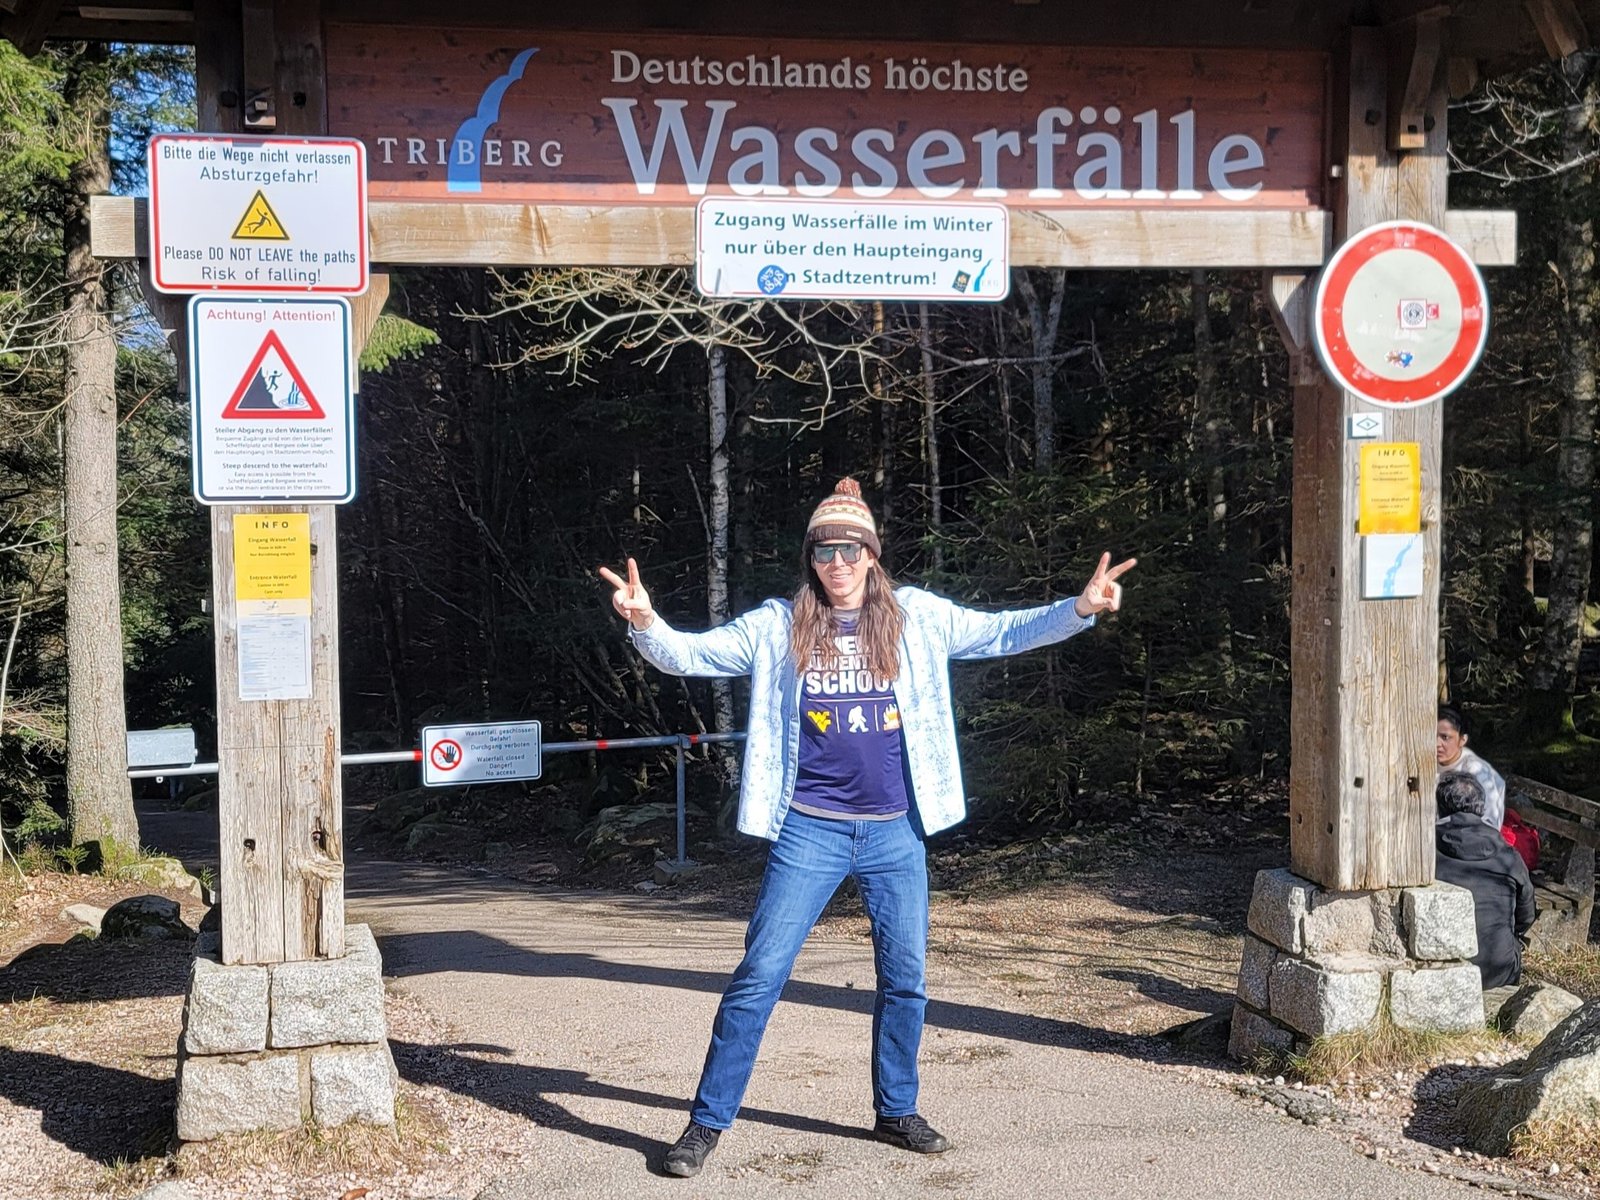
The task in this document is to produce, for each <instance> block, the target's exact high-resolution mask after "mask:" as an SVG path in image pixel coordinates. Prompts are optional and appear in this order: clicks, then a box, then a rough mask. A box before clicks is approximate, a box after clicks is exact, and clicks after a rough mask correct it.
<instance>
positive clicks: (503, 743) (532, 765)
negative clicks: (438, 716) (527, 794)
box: [422, 721, 544, 787]
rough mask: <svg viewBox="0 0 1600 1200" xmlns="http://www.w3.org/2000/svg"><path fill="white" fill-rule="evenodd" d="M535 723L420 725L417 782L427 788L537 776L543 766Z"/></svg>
mask: <svg viewBox="0 0 1600 1200" xmlns="http://www.w3.org/2000/svg"><path fill="white" fill-rule="evenodd" d="M543 753H544V743H543V740H542V731H541V726H540V724H539V722H538V721H504V722H500V723H499V724H494V725H425V726H423V729H422V782H423V784H424V785H425V786H427V787H454V786H456V785H457V784H462V783H510V782H512V781H513V780H517V779H537V778H539V775H540V773H541V772H542V771H543V769H544V761H543Z"/></svg>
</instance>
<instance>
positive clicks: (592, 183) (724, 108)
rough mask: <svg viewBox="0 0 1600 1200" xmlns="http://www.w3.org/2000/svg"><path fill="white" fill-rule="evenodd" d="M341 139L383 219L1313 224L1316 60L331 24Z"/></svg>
mask: <svg viewBox="0 0 1600 1200" xmlns="http://www.w3.org/2000/svg"><path fill="white" fill-rule="evenodd" d="M326 53H327V80H328V126H329V132H330V133H334V134H341V135H348V136H354V137H359V138H361V139H363V140H364V141H365V142H366V144H367V151H368V163H369V170H370V175H371V182H370V190H371V195H372V197H373V198H374V199H407V200H429V199H451V200H473V199H482V200H500V201H520V202H527V203H543V204H618V203H624V204H626V203H645V204H658V205H659V204H692V203H694V202H695V201H696V200H697V199H698V198H699V197H701V196H703V195H706V194H708V193H714V194H730V193H731V194H743V195H754V196H784V195H791V196H804V197H817V196H835V197H839V198H841V199H867V198H873V197H885V196H894V197H897V198H901V199H906V198H915V197H917V196H923V197H932V198H942V197H960V198H963V199H979V200H998V201H1001V202H1004V203H1007V204H1013V205H1018V206H1022V207H1027V208H1051V207H1094V208H1123V207H1134V208H1139V207H1160V208H1194V207H1221V208H1238V207H1249V208H1292V209H1306V208H1318V207H1321V205H1322V200H1323V195H1322V174H1323V171H1322V164H1323V161H1324V150H1323V125H1324V113H1325V109H1326V97H1325V93H1326V88H1327V60H1326V57H1325V56H1324V55H1322V54H1318V53H1313V52H1304V51H1297V52H1284V51H1271V52H1267V51H1261V52H1257V51H1242V50H1205V51H1179V50H1125V49H1103V48H1099V49H1062V48H1059V47H1028V46H945V45H931V44H926V43H917V44H905V45H896V44H893V43H881V42H876V43H871V44H864V43H852V42H816V41H804V42H802V41H774V40H766V39H763V40H755V39H743V38H710V37H694V38H687V37H671V36H656V35H643V34H640V35H632V34H615V35H612V34H577V33H561V34H550V35H541V34H533V33H527V32H521V31H509V30H478V29H451V30H447V29H416V28H405V29H400V28H391V27H383V26H366V25H340V24H330V25H329V26H328V27H327V30H326Z"/></svg>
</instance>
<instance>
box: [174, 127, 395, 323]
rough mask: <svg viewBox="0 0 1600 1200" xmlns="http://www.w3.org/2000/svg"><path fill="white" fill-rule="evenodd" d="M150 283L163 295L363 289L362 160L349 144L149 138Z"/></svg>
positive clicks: (362, 153) (354, 142)
mask: <svg viewBox="0 0 1600 1200" xmlns="http://www.w3.org/2000/svg"><path fill="white" fill-rule="evenodd" d="M147 161H148V165H149V169H150V278H151V281H152V282H153V283H154V284H155V285H156V288H157V289H158V290H159V291H163V292H236V293H245V294H248V295H252V296H273V295H280V296H281V295H300V296H304V295H318V294H321V295H345V296H353V295H357V294H359V293H361V292H364V291H366V290H367V282H368V275H369V270H370V268H369V265H368V250H367V152H366V147H365V146H363V145H362V143H361V141H360V140H359V139H356V138H297V137H265V138H263V137H239V136H230V135H228V134H222V133H162V134H157V135H156V136H155V137H153V138H151V139H150V145H149V153H148V159H147Z"/></svg>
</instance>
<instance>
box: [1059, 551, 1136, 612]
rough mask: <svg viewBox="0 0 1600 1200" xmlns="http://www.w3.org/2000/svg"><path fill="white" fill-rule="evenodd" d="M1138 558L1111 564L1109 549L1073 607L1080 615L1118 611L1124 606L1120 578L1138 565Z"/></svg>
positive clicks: (1102, 556) (1101, 557)
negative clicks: (1114, 564)
mask: <svg viewBox="0 0 1600 1200" xmlns="http://www.w3.org/2000/svg"><path fill="white" fill-rule="evenodd" d="M1138 563H1139V560H1138V559H1136V558H1129V559H1125V560H1124V561H1122V562H1119V563H1118V564H1117V565H1116V566H1114V567H1113V566H1112V565H1111V554H1110V552H1109V551H1107V552H1106V553H1105V554H1102V555H1101V556H1100V565H1099V566H1098V567H1096V568H1095V570H1094V576H1093V578H1091V579H1090V580H1089V582H1088V583H1087V584H1086V585H1084V589H1083V592H1082V594H1081V595H1079V597H1078V602H1077V604H1076V605H1074V606H1073V607H1074V608H1075V610H1076V611H1077V614H1078V615H1079V616H1080V617H1093V616H1097V615H1098V614H1100V613H1103V612H1116V611H1117V610H1118V609H1119V608H1121V607H1122V585H1121V584H1120V583H1118V582H1117V580H1118V579H1120V578H1122V576H1124V575H1126V574H1127V573H1128V572H1129V571H1131V570H1133V568H1134V567H1135V566H1137V565H1138Z"/></svg>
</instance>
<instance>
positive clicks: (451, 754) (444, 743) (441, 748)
mask: <svg viewBox="0 0 1600 1200" xmlns="http://www.w3.org/2000/svg"><path fill="white" fill-rule="evenodd" d="M465 757H466V756H465V755H464V754H462V753H461V743H460V742H458V741H456V740H455V739H454V738H440V739H439V740H438V741H437V742H435V743H434V744H433V749H431V750H429V751H428V761H429V762H431V763H432V764H433V769H434V770H436V771H454V770H455V769H456V768H457V767H459V766H460V765H461V762H462V759H464V758H465Z"/></svg>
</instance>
